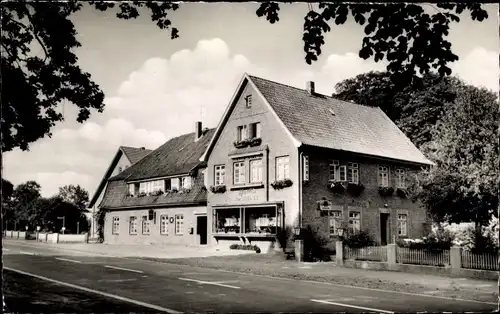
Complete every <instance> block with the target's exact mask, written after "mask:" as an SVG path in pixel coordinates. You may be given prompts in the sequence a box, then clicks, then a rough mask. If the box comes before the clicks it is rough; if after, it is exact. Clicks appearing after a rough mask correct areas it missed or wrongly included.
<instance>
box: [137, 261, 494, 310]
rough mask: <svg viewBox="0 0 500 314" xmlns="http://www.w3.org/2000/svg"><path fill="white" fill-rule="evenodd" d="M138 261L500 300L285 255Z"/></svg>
mask: <svg viewBox="0 0 500 314" xmlns="http://www.w3.org/2000/svg"><path fill="white" fill-rule="evenodd" d="M137 258H138V259H144V260H152V261H156V262H162V263H169V264H177V265H185V266H192V267H201V268H209V269H216V270H223V271H233V272H240V273H247V274H253V275H261V276H272V277H279V278H288V279H296V280H309V281H317V282H326V283H332V284H338V285H346V286H356V287H364V288H371V289H383V290H389V291H400V292H409V293H419V294H426V295H433V296H442V297H449V298H461V299H466V300H475V301H481V302H496V301H497V294H496V292H495V291H491V292H490V291H488V290H487V289H484V288H478V287H463V286H460V285H459V281H457V280H456V279H451V278H447V277H443V282H447V281H449V284H442V283H439V284H436V283H430V282H429V283H428V282H424V283H422V281H420V282H415V281H412V279H411V278H415V277H416V275H415V274H408V276H407V275H405V274H404V273H397V272H389V271H366V270H361V269H349V268H343V267H337V266H336V264H335V263H334V262H317V263H298V262H297V261H294V260H286V259H285V257H284V254H283V253H268V254H244V255H233V256H210V257H203V258H176V259H162V258H149V257H137ZM367 272H369V273H370V275H367ZM406 277H408V278H406ZM457 286H458V288H457Z"/></svg>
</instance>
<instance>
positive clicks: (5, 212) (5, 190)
mask: <svg viewBox="0 0 500 314" xmlns="http://www.w3.org/2000/svg"><path fill="white" fill-rule="evenodd" d="M13 193H14V185H13V184H12V183H11V182H10V181H8V180H5V179H4V178H2V197H1V199H2V201H1V206H2V221H5V222H7V221H10V220H12V216H13V212H12V204H11V203H12V194H13ZM2 226H4V225H2Z"/></svg>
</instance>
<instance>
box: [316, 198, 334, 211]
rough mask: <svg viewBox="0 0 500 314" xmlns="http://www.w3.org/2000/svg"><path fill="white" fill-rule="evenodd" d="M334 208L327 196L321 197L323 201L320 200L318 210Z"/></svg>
mask: <svg viewBox="0 0 500 314" xmlns="http://www.w3.org/2000/svg"><path fill="white" fill-rule="evenodd" d="M331 209H332V202H330V201H329V200H327V199H326V198H325V197H323V198H322V199H321V201H318V210H331Z"/></svg>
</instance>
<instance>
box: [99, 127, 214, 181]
mask: <svg viewBox="0 0 500 314" xmlns="http://www.w3.org/2000/svg"><path fill="white" fill-rule="evenodd" d="M214 131H215V130H214V129H208V130H205V131H204V132H203V136H202V137H201V138H200V139H199V140H198V141H196V142H195V140H194V139H195V137H194V132H193V133H189V134H184V135H181V136H178V137H175V138H172V139H170V140H169V141H168V142H166V143H165V144H163V145H162V146H160V147H159V148H157V149H156V150H154V151H152V152H151V153H149V154H148V155H147V156H146V157H144V158H143V159H141V160H140V161H139V162H137V163H136V164H134V165H133V166H131V167H129V168H127V169H126V170H124V171H122V172H121V173H120V174H118V175H116V176H114V177H112V178H110V179H109V180H110V181H113V180H126V181H135V180H145V179H153V178H156V177H166V176H172V175H177V174H185V173H189V172H190V171H191V170H193V168H195V167H197V166H198V165H199V164H200V160H199V159H200V157H201V156H202V155H203V153H204V152H205V149H206V148H207V146H208V143H209V142H210V140H211V138H212V136H213V134H214Z"/></svg>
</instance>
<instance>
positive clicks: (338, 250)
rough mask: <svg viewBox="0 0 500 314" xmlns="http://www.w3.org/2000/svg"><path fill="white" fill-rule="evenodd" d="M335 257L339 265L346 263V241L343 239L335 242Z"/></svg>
mask: <svg viewBox="0 0 500 314" xmlns="http://www.w3.org/2000/svg"><path fill="white" fill-rule="evenodd" d="M335 259H336V260H337V265H344V243H343V242H342V241H337V242H335Z"/></svg>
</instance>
